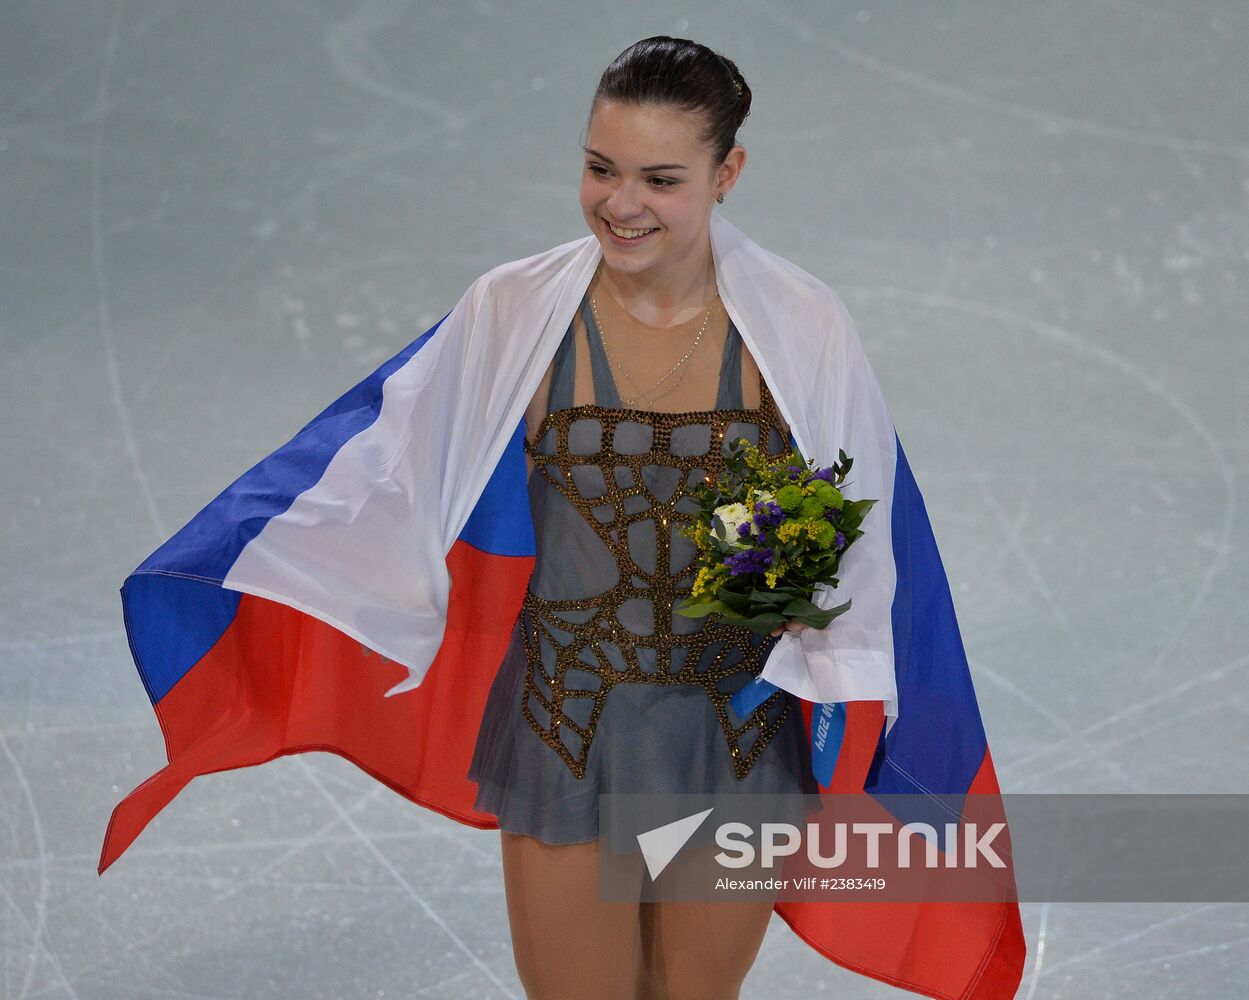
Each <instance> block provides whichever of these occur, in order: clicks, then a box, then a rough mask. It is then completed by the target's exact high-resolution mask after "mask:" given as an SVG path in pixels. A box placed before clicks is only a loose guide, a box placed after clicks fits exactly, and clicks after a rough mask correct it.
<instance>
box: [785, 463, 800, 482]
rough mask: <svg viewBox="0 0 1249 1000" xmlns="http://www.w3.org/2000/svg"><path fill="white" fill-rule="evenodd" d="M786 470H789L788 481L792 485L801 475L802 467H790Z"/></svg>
mask: <svg viewBox="0 0 1249 1000" xmlns="http://www.w3.org/2000/svg"><path fill="white" fill-rule="evenodd" d="M788 468H789V481H790V482H791V483H792V482H793V481H794V480H795V479H797V478H798V477H799V476H800V475H801V474H802V466H801V465H791V466H789V467H788Z"/></svg>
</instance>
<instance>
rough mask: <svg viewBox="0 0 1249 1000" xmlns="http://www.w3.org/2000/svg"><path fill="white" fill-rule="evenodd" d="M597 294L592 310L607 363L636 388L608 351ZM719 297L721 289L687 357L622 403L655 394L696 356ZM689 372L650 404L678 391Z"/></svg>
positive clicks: (716, 293)
mask: <svg viewBox="0 0 1249 1000" xmlns="http://www.w3.org/2000/svg"><path fill="white" fill-rule="evenodd" d="M597 294H598V293H597V291H596V292H595V293H594V294H592V295H591V296H590V309H591V311H592V312H593V313H594V322H595V324H596V325H597V326H598V332H599V339H600V340H601V341H602V343H603V353H604V354H606V355H607V361H608V363H609V364H610V365H611V366H612V368H614V369H616V370H617V371H619V372H620V374H621V375H623V376H624V377H625V380H626V381H627V382H628V383H629V384H630V385H632V386H634V387H636V386H637V383H636V382H634V381H633V379H632V378H630V376H629V373H628V372H626V371H625V370H624V368H623V367H622V366H621V364H620V362H618V361H617V360H616V359H615V358H613V357H612V354H611V351H609V350H608V349H607V338H606V336H604V333H605V331H604V330H603V321H602V320H601V319H599V314H598V303H597V302H596V301H595V298H596V296H597ZM719 295H720V291H719V289H717V290H716V291H715V292H714V293H713V295H712V297H711V304H710V305H709V306H707V315H705V316H704V317H703V325H702V326H700V327H699V328H698V336H696V337H695V338H694V343H693V344H692V345H691V347H690V349H689V350H688V351H686V352H685V357H683V358H682V359H681V360H680V361H678V362H677V363H676V364H675V365H673V366H672V367H671V368H670V369H669V370H668V372H667V373H666V374H665V375H663V376H662V377H661V378H660V379H659V381H658V382H656V383H655V384H654V385H652V386H651V387H650V388H649V389H647V390H646V392H643V393H641V394H640V395H638V396H632V397H629V398H625V397H621V400H620V401H621V402H622V403H636V402H639V401H640V400H641V398H642V396H644V395H646V394H647V393H650V392H653V391H654V390H655V389H657V388H658V387H659V386H660V385H661V384H662V383H663V382H664V381H665V380H667V379H668V378H670V377H671V375H672V373H673V372H675V371H676V370H677V369H678V368H680V367H681V366H682V365H683V364H685V362H687V361H689V359H690V357H691V356H692V355H693V354H694V351H695V350H696V349H697V348H698V345H699V343H700V342H701V341H702V339H703V334H704V333H706V332H707V324H708V323H709V322H711V312H712V310H713V309H714V308H715V304H716V298H718V297H719ZM688 371H689V369H686V371H683V372H682V373H681V377H680V378H678V379H677V380H676V381H675V382H673V383H672V385H670V386H669V387H668V388H667V389H665V390H664V391H663V392H661V393H660V394H659V395H658V396H654V397H652V398H651V399H650V400H648V402H651V403H653V402H655V400H657V399H663V398H664V396H667V395H668V394H669V393H670V392H672V391H673V390H674V389H676V388H677V386H679V385H680V384H681V383H682V382H683V381H684V380H685V376H686V374H687V372H688Z"/></svg>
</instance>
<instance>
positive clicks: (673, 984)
mask: <svg viewBox="0 0 1249 1000" xmlns="http://www.w3.org/2000/svg"><path fill="white" fill-rule="evenodd" d="M743 979H744V977H736V976H732V975H729V976H726V975H724V974H723V972H722V971H718V970H711V969H706V968H704V969H700V970H690V971H689V972H688V973H673V972H661V971H657V970H654V969H649V968H648V969H644V970H643V971H642V973H641V975H640V976H639V977H638V991H637V1000H738V997H739V996H740V995H741V989H742V982H743Z"/></svg>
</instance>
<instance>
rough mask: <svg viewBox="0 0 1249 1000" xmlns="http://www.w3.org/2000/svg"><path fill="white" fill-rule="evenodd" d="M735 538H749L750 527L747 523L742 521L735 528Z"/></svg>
mask: <svg viewBox="0 0 1249 1000" xmlns="http://www.w3.org/2000/svg"><path fill="white" fill-rule="evenodd" d="M737 537H738V538H749V537H750V525H749V524H748V523H747V522H745V521H743V522H742V523H741V524H739V525H738V526H737Z"/></svg>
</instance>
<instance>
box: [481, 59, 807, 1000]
mask: <svg viewBox="0 0 1249 1000" xmlns="http://www.w3.org/2000/svg"><path fill="white" fill-rule="evenodd" d="M750 101H751V92H750V87H749V86H748V85H747V83H746V81H745V80H744V79H743V77H742V74H741V73H740V72H739V71H738V69H737V66H736V65H735V64H734V63H733V62H732V61H731V60H730V59H727V58H725V57H723V56H721V55H719V54H717V53H716V52H714V51H712V50H711V49H709V48H707V47H706V46H704V45H701V44H699V43H697V42H693V41H689V40H687V39H680V38H670V37H667V36H659V37H654V38H647V39H644V40H642V41H639V42H637V43H636V44H634V45H632V46H630V47H629V48H627V49H626V50H625V51H624V52H622V53H621V54H620V55H619V56H618V57H617V58H616V59H615V61H614V62H612V63H611V65H610V66H608V67H607V69H606V71H605V72H604V73H603V75H602V77H601V79H600V81H599V84H598V88H597V90H596V92H595V94H594V98H593V101H592V103H591V110H590V115H589V120H588V124H587V128H586V139H585V141H584V143H583V150H584V164H583V166H582V169H581V188H580V200H581V208H582V212H583V214H584V216H585V221H586V225H587V226H588V227H589V229H590V232H591V233H593V234H594V236H595V237H596V238H597V239H598V241H599V243H600V244H601V246H602V260H601V262H600V264H599V266H598V269H597V270H596V271H595V273H594V276H593V278H592V279H591V281H590V283H589V286H588V287H587V289H586V292H585V296H584V298H583V300H582V302H581V306H580V308H579V309H578V311H577V314H576V316H575V317H574V319H573V321H572V323H571V324H570V326H569V327H568V330H567V334H566V335H565V337H564V339H563V341H562V343H561V344H560V346H559V348H558V350H557V351H556V353H555V356H554V358H553V360H552V362H551V364H550V366H549V367H548V369H547V371H546V374H545V376H544V378H543V379H542V382H541V383H540V385H539V387H538V391H537V393H536V394H535V395H534V396H533V399H532V402H531V403H530V404H529V406H528V409H527V411H526V414H525V427H526V440H525V451H526V454H527V457H528V466H527V468H528V484H529V486H528V488H529V497H530V502H531V506H532V511H533V521H534V532H535V536H536V538H537V546H538V554H537V559H536V564H535V569H534V572H533V576H532V577H531V579H530V583H529V588H528V592H527V594H526V596H525V600H524V604H523V607H522V611H521V614H520V616H519V618H518V620H517V623H516V628H515V631H514V633H513V635H512V640H511V645H510V647H509V649H508V652H507V654H506V656H505V658H504V660H503V662H502V664H501V666H500V668H499V670H498V673H497V675H496V679H495V681H494V684H493V687H492V688H491V691H490V696H489V700H488V703H487V706H486V710H485V713H484V717H483V719H482V725H481V729H480V731H479V735H478V740H477V744H476V750H475V754H474V758H473V764H472V769H471V770H470V773H469V777H470V779H471V780H473V781H475V782H477V783H478V788H479V793H478V797H477V802H476V808H478V809H480V810H483V811H486V812H489V813H493V814H494V815H496V816H497V817H498V819H499V826H500V835H501V838H502V856H503V871H504V882H505V889H506V896H507V911H508V918H509V922H510V926H511V933H512V943H513V948H514V951H515V958H516V966H517V970H518V972H519V975H520V978H521V981H522V983H523V984H524V987H525V990H526V993H527V995H528V997H529V998H530V1000H584V998H591V997H592V998H595V1000H613V998H622V1000H623V998H630V1000H632V998H635V997H645V998H680V1000H701V998H706V1000H713V998H714V1000H731V998H733V997H736V996H738V992H739V990H740V988H741V984H742V981H743V980H744V978H745V977H746V974H747V972H748V971H749V969H750V967H751V965H752V963H753V962H754V960H755V957H756V955H757V954H758V951H759V947H760V945H761V943H762V941H763V937H764V933H765V931H766V930H767V927H768V922H769V919H770V918H771V915H772V912H773V905H774V904H773V902H772V901H753V902H714V901H713V902H636V903H620V902H605V901H603V900H601V899H600V892H599V880H598V879H599V850H600V846H601V842H600V839H599V833H600V831H599V829H598V796H599V795H600V794H602V793H638V792H672V793H687V792H699V793H704V792H705V793H785V792H789V793H801V792H806V793H815V792H816V791H817V786H816V784H815V781H814V779H813V777H812V775H811V767H810V764H809V761H808V756H807V753H808V751H807V744H806V742H805V733H804V730H803V721H802V716H801V713H800V710H799V703H798V700H797V699H796V698H795V697H794V696H793V695H791V694H789V693H787V692H785V691H783V690H781V691H777V692H776V693H775V694H774V695H773V696H772V697H770V698H768V699H767V700H766V701H765V702H763V703H762V704H761V705H759V706H758V707H757V708H756V709H755V710H754V711H753V712H752V714H751V715H750V716H749V717H747V718H746V719H738V718H736V716H735V714H734V713H733V710H732V708H731V707H730V706H729V705H728V698H729V696H730V695H731V694H732V693H733V692H734V691H736V690H737V689H739V688H740V687H742V686H743V685H744V684H745V683H747V682H748V681H750V680H751V679H752V677H753V676H755V675H757V674H758V673H759V672H760V670H761V669H762V667H763V662H764V659H765V657H766V656H767V654H768V651H769V649H771V648H772V646H773V645H774V643H775V639H776V637H777V636H779V634H780V631H781V630H780V629H777V630H776V631H775V632H773V633H772V636H771V637H759V636H756V635H754V634H753V633H752V632H751V631H750V630H748V629H747V628H745V627H743V626H740V625H732V624H729V623H727V622H725V621H723V620H720V619H718V618H717V617H713V618H710V619H706V618H704V619H692V618H688V617H684V616H682V615H679V614H676V613H674V612H673V602H674V601H675V600H677V599H678V598H679V597H681V596H683V595H686V594H688V593H689V592H690V589H691V587H692V584H693V577H694V570H693V568H692V567H693V562H694V557H695V554H696V553H695V549H694V546H693V543H692V542H691V541H690V540H689V539H687V538H686V537H685V536H684V535H682V534H680V529H681V527H683V526H685V525H687V524H689V523H690V520H691V512H692V511H695V510H696V506H695V503H694V500H693V497H692V496H691V495H690V494H691V491H692V490H693V488H694V487H695V486H697V485H698V484H699V483H700V482H702V481H704V480H705V479H706V477H708V476H710V475H714V474H715V473H716V472H717V471H718V470H720V469H721V468H722V466H723V458H724V453H725V450H727V446H728V444H729V443H730V442H731V441H734V440H736V439H738V438H740V437H746V438H747V439H749V440H750V441H751V442H752V443H754V444H756V445H761V446H763V447H764V448H765V449H766V450H767V451H768V452H769V453H770V454H779V453H781V452H783V451H785V450H786V448H787V446H788V442H789V428H788V427H787V426H786V424H785V422H784V420H783V418H782V417H781V414H780V412H779V411H778V408H777V406H776V404H775V401H774V400H773V398H772V395H771V393H770V392H769V389H768V386H767V385H766V384H765V383H764V381H763V380H762V378H761V377H760V372H759V367H758V365H757V364H756V359H755V358H753V357H751V355H750V353H749V351H748V350H747V349H746V347H745V345H744V344H743V342H742V339H741V337H740V335H739V333H738V331H737V329H736V328H735V327H734V325H733V323H732V321H731V320H730V318H729V316H728V313H727V312H726V310H725V307H724V304H723V303H722V302H721V301H720V299H719V297H718V291H717V287H716V270H715V266H714V262H713V258H712V250H711V241H710V237H709V232H708V227H709V220H710V217H711V213H712V212H713V211H714V209H715V206H716V205H717V204H720V203H723V201H724V199H725V196H726V195H728V194H729V192H731V191H732V190H733V187H734V185H735V184H736V183H737V181H738V179H739V178H740V177H741V173H742V169H743V167H744V165H745V163H746V150H745V149H744V148H743V147H742V146H741V145H739V144H738V142H737V138H736V137H737V130H738V128H739V126H740V125H741V124H742V121H743V120H744V119H745V118H746V116H747V114H749V112H750ZM788 627H789V628H791V629H794V630H796V631H797V630H801V629H802V628H803V627H804V626H802V625H800V624H798V623H790V625H789V626H788Z"/></svg>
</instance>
